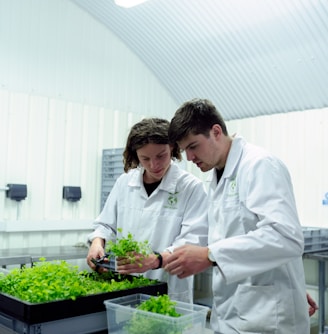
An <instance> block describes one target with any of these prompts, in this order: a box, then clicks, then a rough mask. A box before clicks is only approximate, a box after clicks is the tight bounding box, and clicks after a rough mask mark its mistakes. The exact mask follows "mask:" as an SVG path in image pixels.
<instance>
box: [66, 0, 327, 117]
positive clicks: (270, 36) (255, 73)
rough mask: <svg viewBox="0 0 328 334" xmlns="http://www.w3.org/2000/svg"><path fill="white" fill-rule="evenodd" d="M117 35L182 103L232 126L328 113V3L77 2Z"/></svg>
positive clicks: (291, 0) (213, 0)
mask: <svg viewBox="0 0 328 334" xmlns="http://www.w3.org/2000/svg"><path fill="white" fill-rule="evenodd" d="M72 1H73V2H74V3H76V4H77V5H79V6H80V7H81V8H83V9H84V10H86V11H87V12H89V13H90V14H91V15H92V16H93V17H94V18H96V19H97V20H99V21H100V22H102V23H103V24H104V25H105V26H106V27H108V29H110V30H111V31H112V32H113V33H115V34H116V35H117V36H118V37H119V38H120V39H121V40H122V41H123V42H124V43H125V44H126V45H127V46H128V47H129V48H130V49H131V50H132V51H133V52H135V53H136V54H137V55H138V56H139V57H140V59H141V60H142V61H143V62H144V63H145V64H146V65H147V66H148V67H149V68H150V69H151V70H152V71H153V73H154V74H155V75H156V77H157V78H158V79H159V80H160V81H161V82H162V84H163V86H164V87H165V88H166V89H167V91H168V92H169V93H170V94H171V95H172V96H173V98H174V99H175V100H176V101H177V104H181V103H183V102H184V101H185V100H188V99H190V98H193V97H204V98H209V99H211V100H212V101H213V102H214V103H215V104H216V106H217V107H218V108H219V109H220V110H221V112H222V113H223V115H224V117H225V119H226V120H232V119H238V118H245V117H252V116H257V115H263V114H273V113H281V112H288V111H295V110H306V109H314V108H323V107H327V106H328V82H327V81H328V80H327V78H328V1H326V0H322V1H317V0H265V1H263V0H238V1H237V0H149V1H148V2H145V3H143V4H141V5H139V6H137V7H134V8H130V9H124V8H121V7H118V6H116V5H115V3H114V0H97V1H94V0H72Z"/></svg>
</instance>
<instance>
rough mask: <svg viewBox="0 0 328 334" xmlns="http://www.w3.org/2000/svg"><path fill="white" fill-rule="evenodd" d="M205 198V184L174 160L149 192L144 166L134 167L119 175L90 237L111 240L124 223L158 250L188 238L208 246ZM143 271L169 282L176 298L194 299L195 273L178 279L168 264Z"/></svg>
mask: <svg viewBox="0 0 328 334" xmlns="http://www.w3.org/2000/svg"><path fill="white" fill-rule="evenodd" d="M206 204H207V201H206V191H205V187H204V184H203V183H202V182H201V181H200V180H199V179H197V178H196V177H195V176H193V175H191V174H190V173H187V172H186V171H184V170H182V169H181V168H179V167H178V166H177V165H176V164H175V163H171V166H170V168H169V169H168V171H167V173H166V174H165V175H164V177H163V179H162V182H161V183H160V185H159V186H158V187H157V188H156V190H154V192H153V193H152V194H151V195H150V196H148V195H147V193H146V190H145V188H144V185H143V169H142V168H137V169H133V170H130V171H129V172H128V173H125V174H122V175H121V176H120V177H119V178H118V179H117V181H116V183H115V185H114V187H113V189H112V191H111V192H110V194H109V196H108V199H107V201H106V203H105V206H104V208H103V210H102V212H101V213H100V215H99V216H98V218H97V219H96V221H95V224H94V227H95V231H94V232H93V233H92V234H90V235H89V237H88V239H89V240H92V239H93V238H95V237H101V238H103V239H105V240H106V241H108V240H109V239H110V238H112V237H113V236H115V233H116V232H117V229H118V228H121V229H122V235H123V236H126V235H127V234H128V233H129V232H131V233H132V234H133V237H134V239H135V240H137V241H145V240H148V242H149V243H150V244H151V247H152V249H153V250H154V251H158V252H162V251H164V250H166V249H168V248H169V250H172V247H176V246H181V245H183V244H186V243H190V244H201V245H204V246H205V245H206V244H207V232H208V224H207V217H206V216H207V214H206V212H207V206H206ZM118 236H119V237H120V234H118ZM143 276H145V277H148V278H151V279H158V280H160V281H164V282H168V292H169V295H170V297H171V298H172V299H175V300H179V301H184V302H186V301H187V302H192V297H193V277H189V278H186V279H179V278H178V277H176V276H170V275H168V274H167V273H166V272H165V271H164V270H163V269H157V270H149V271H148V272H146V273H144V274H143Z"/></svg>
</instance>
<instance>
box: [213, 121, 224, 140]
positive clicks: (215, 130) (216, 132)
mask: <svg viewBox="0 0 328 334" xmlns="http://www.w3.org/2000/svg"><path fill="white" fill-rule="evenodd" d="M212 133H213V135H214V137H215V138H220V137H221V135H222V128H221V126H220V125H219V124H214V125H213V126H212Z"/></svg>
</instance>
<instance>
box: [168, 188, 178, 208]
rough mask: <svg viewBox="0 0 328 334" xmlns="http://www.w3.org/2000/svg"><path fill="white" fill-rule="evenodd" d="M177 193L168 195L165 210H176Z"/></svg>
mask: <svg viewBox="0 0 328 334" xmlns="http://www.w3.org/2000/svg"><path fill="white" fill-rule="evenodd" d="M178 193H179V192H177V191H176V192H175V193H169V196H168V198H167V205H165V207H166V208H170V209H176V208H177V203H178Z"/></svg>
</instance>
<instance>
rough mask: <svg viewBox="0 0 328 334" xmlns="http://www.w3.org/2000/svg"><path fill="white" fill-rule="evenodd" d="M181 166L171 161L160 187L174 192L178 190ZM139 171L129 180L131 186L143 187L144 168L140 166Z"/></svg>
mask: <svg viewBox="0 0 328 334" xmlns="http://www.w3.org/2000/svg"><path fill="white" fill-rule="evenodd" d="M179 168H180V167H178V166H177V165H176V164H175V163H174V162H173V161H171V164H170V167H169V169H168V171H167V172H166V173H165V175H164V177H163V179H162V182H161V183H160V185H159V186H158V189H161V190H164V191H167V192H169V193H174V192H175V191H176V185H177V181H178V177H179ZM138 170H139V173H134V174H133V175H132V177H131V180H130V181H129V186H130V187H142V185H143V173H144V171H145V170H144V168H143V167H138Z"/></svg>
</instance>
